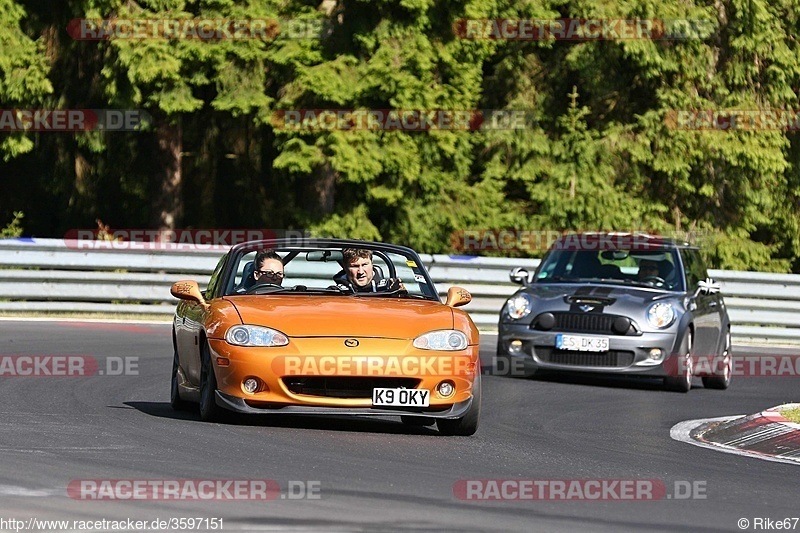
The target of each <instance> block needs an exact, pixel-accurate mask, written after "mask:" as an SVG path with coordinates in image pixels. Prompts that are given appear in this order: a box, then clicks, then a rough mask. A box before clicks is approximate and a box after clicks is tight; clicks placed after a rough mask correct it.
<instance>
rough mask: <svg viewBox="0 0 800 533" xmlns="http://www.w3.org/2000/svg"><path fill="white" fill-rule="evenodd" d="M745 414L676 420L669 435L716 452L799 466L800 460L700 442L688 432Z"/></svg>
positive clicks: (674, 438)
mask: <svg viewBox="0 0 800 533" xmlns="http://www.w3.org/2000/svg"><path fill="white" fill-rule="evenodd" d="M744 416H746V415H739V416H721V417H719V418H703V419H700V420H686V421H685V422H678V423H677V424H675V425H674V426H672V428H671V429H670V430H669V436H670V437H671V438H672V439H673V440H677V441H680V442H686V443H688V444H693V445H695V446H700V447H701V448H709V449H711V450H716V451H718V452H725V453H732V454H734V455H742V456H745V457H753V458H756V459H762V460H764V461H772V462H775V463H785V464H790V465H796V466H800V460H792V459H786V458H782V457H772V456H769V455H763V454H760V453H755V452H748V451H745V450H739V449H737V448H733V447H731V446H726V445H724V444H714V443H711V442H702V441H698V440H695V439H693V438H692V437H691V436H690V433H691V432H692V430H693V429H695V428H697V427H699V426H701V425H703V424H705V423H707V422H727V421H729V420H735V419H737V418H742V417H744Z"/></svg>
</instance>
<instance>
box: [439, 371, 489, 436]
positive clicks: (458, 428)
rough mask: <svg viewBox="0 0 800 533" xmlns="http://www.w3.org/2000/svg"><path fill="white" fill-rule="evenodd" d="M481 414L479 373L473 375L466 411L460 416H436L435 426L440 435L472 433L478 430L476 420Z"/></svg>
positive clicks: (466, 434) (465, 434)
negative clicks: (470, 398) (469, 403)
mask: <svg viewBox="0 0 800 533" xmlns="http://www.w3.org/2000/svg"><path fill="white" fill-rule="evenodd" d="M480 416H481V374H480V373H478V374H477V375H476V376H475V382H474V383H473V384H472V404H471V405H470V406H469V410H468V411H467V413H466V414H465V415H464V416H462V417H461V418H452V419H449V418H438V419H437V420H436V427H437V428H439V433H441V434H442V435H461V436H468V435H473V434H474V433H475V432H476V431H477V430H478V420H479V419H480Z"/></svg>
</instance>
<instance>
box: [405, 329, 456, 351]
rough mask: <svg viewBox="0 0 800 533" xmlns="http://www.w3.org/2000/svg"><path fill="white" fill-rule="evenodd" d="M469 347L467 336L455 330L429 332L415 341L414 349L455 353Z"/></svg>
mask: <svg viewBox="0 0 800 533" xmlns="http://www.w3.org/2000/svg"><path fill="white" fill-rule="evenodd" d="M467 346H469V342H467V336H466V335H464V334H463V333H462V332H460V331H458V330H455V329H440V330H438V331H429V332H428V333H425V334H424V335H420V336H419V337H417V338H416V339H414V348H419V349H420V350H444V351H448V352H455V351H458V350H463V349H465V348H466V347H467Z"/></svg>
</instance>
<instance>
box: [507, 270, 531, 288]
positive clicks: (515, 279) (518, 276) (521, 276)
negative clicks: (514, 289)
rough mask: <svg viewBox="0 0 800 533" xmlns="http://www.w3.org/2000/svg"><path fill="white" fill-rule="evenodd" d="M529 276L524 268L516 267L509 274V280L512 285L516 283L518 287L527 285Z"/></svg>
mask: <svg viewBox="0 0 800 533" xmlns="http://www.w3.org/2000/svg"><path fill="white" fill-rule="evenodd" d="M528 276H529V274H528V271H527V270H525V269H524V268H522V267H516V268H514V269H512V270H511V272H509V273H508V278H509V279H510V280H511V282H512V283H516V284H517V285H527V284H528Z"/></svg>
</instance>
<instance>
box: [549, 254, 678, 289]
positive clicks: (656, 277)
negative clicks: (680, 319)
mask: <svg viewBox="0 0 800 533" xmlns="http://www.w3.org/2000/svg"><path fill="white" fill-rule="evenodd" d="M678 261H679V256H678V252H677V250H675V249H674V248H673V249H669V248H664V249H647V250H638V249H628V250H625V249H616V250H552V251H550V252H549V253H548V254H547V256H546V257H545V258H544V260H543V261H542V265H541V266H540V268H539V270H538V273H537V274H536V277H535V279H534V282H535V283H553V282H558V283H616V284H620V283H621V284H626V285H635V286H642V287H653V288H658V289H664V290H668V291H683V290H684V280H683V276H681V275H679V274H680V268H678V265H679V263H678Z"/></svg>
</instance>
